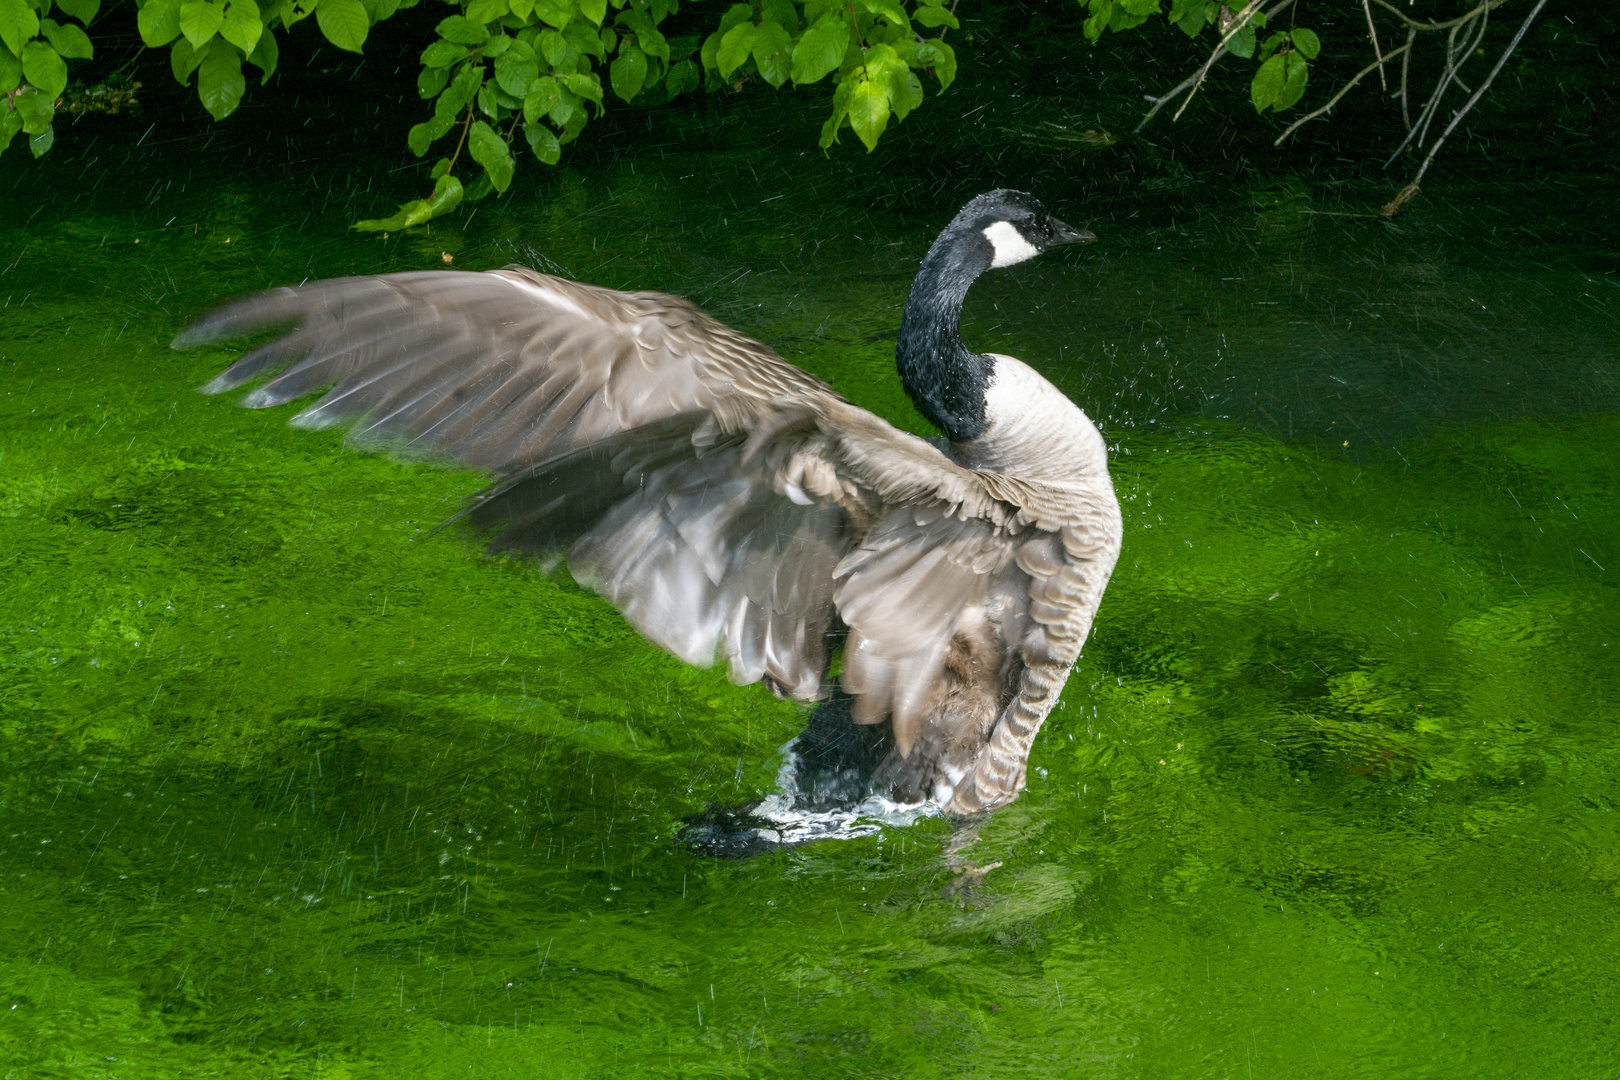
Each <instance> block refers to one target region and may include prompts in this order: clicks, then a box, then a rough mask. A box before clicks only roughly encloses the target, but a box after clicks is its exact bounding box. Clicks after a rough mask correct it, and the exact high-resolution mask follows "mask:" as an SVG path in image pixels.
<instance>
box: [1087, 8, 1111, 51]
mask: <svg viewBox="0 0 1620 1080" xmlns="http://www.w3.org/2000/svg"><path fill="white" fill-rule="evenodd" d="M1113 17H1114V0H1091V18H1089V19H1087V20H1086V24H1085V26H1084V27H1082V30H1083V31H1084V32H1085V35H1086V38H1087V39H1088V40H1091V41H1096V40H1097V39H1098V38H1100V37H1102V32H1103V31H1104V30H1106V29H1108V23H1109V22H1110V21H1111V20H1112V19H1113Z"/></svg>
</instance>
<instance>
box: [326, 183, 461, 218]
mask: <svg viewBox="0 0 1620 1080" xmlns="http://www.w3.org/2000/svg"><path fill="white" fill-rule="evenodd" d="M461 196H462V188H461V181H460V180H457V179H456V178H455V177H454V176H451V175H450V174H449V173H446V174H445V175H443V176H441V177H439V180H438V183H436V184H434V185H433V195H432V197H431V198H427V199H412V200H411V201H410V202H408V203H405V204H403V205H402V206H400V208H399V213H397V214H395V215H394V216H393V217H390V218H376V219H373V220H369V221H357V222H355V223H354V224H353V225H350V226H349V228H351V229H362V230H365V231H366V232H398V231H399V230H401V229H409V228H411V227H412V226H414V225H421V224H422V223H424V222H427V221H431V220H432V219H434V218H436V217H438V216H440V215H441V214H448V213H449V212H450V211H452V210H454V209H455V208H456V207H458V206H460V205H461Z"/></svg>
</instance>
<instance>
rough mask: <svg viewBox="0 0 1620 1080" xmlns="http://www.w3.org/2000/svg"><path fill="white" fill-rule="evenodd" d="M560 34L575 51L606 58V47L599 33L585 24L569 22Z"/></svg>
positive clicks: (599, 58) (602, 58) (601, 58)
mask: <svg viewBox="0 0 1620 1080" xmlns="http://www.w3.org/2000/svg"><path fill="white" fill-rule="evenodd" d="M562 36H563V40H564V41H566V42H568V44H570V45H572V46H573V47H574V49H575V51H577V52H579V53H582V54H584V55H586V56H594V57H596V58H597V59H598V60H606V59H607V47H606V46H604V45H603V44H602V37H601V34H599V33H598V32H597V31H596V30H594V29H592V28H591V27H589V26H587V25H586V24H584V23H582V22H571V23H569V24H568V25H567V26H566V27H564V28H563V32H562Z"/></svg>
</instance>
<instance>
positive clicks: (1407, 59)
mask: <svg viewBox="0 0 1620 1080" xmlns="http://www.w3.org/2000/svg"><path fill="white" fill-rule="evenodd" d="M1416 40H1417V27H1415V26H1408V27H1407V28H1406V55H1405V56H1403V57H1401V123H1403V124H1405V125H1406V130H1407V131H1411V130H1412V115H1411V113H1410V112H1409V111H1408V110H1407V107H1406V77H1407V75H1408V74H1409V73H1410V72H1411V70H1412V42H1414V41H1416Z"/></svg>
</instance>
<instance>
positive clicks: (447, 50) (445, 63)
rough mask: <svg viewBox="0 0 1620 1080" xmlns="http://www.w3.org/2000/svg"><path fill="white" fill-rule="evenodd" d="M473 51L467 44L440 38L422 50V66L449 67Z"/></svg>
mask: <svg viewBox="0 0 1620 1080" xmlns="http://www.w3.org/2000/svg"><path fill="white" fill-rule="evenodd" d="M471 52H472V50H471V49H469V48H467V46H465V45H457V44H456V43H455V42H453V41H446V40H444V39H443V38H440V39H439V40H438V41H435V42H434V43H433V44H431V45H429V46H428V47H427V48H425V49H423V50H422V66H423V67H428V68H448V67H450V66H451V65H452V64H454V63H456V62H457V61H458V60H464V59H466V58H467V56H468V55H469V54H470V53H471Z"/></svg>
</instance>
